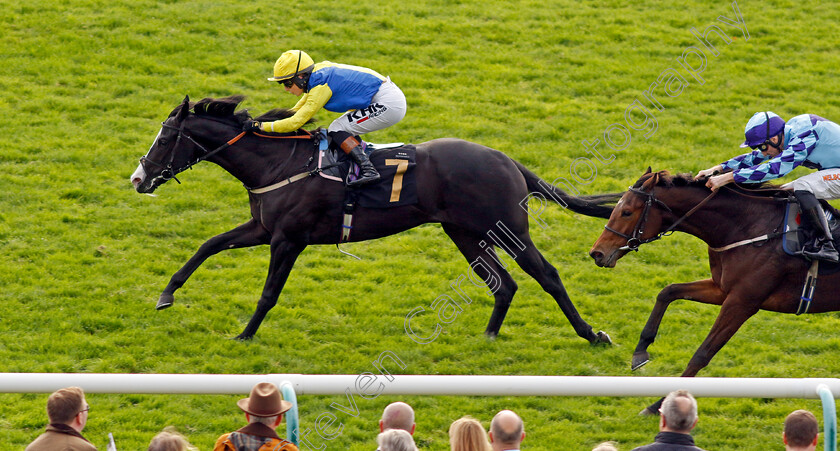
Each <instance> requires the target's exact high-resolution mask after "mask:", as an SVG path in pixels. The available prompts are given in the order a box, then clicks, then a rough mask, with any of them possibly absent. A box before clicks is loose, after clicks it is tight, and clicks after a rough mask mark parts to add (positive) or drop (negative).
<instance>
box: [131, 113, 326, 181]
mask: <svg viewBox="0 0 840 451" xmlns="http://www.w3.org/2000/svg"><path fill="white" fill-rule="evenodd" d="M207 119H212V120H215V119H213V118H212V117H207ZM185 122H186V121H181V125H180V126H179V127H176V126H174V125H170V124H167V123H166V122H162V123H161V128H168V129H172V130H178V136H177V137H176V138H175V145H174V146H172V152H170V153H171V155H170V157H169V162H168V163H166V164H165V165H164V164H163V163H162V162H157V161H154V160H150V159H149V158H147V157H146V156H142V157H140V165H141V166H142V167H143V171H145V172H146V173H147V174H148V173H149V172H148V171H146V163H150V164H151V165H152V166H156V167H158V168H162V170H161V171H160V175H158V176H157V177H155V178H154V179H152V181H151V182H150V183H152V184H154V182H155V181H156V180H158V179H163V182H161V183H164V182H166V181H168V180H170V179H174V180H175V181H176V182H178V184H180V183H181V181H180V180H178V178H177V177H175V176H176V175H177V174H180V173H181V172H183V171H186V170H187V169H192V167H193V165H195V164H198V163H200V162H202V161H204V160H207V159H208V158H210V157H212V156H213V155H216V154H217V153H219V152H221V151H222V150H225V149H227V148H228V147H230V146H231V145H233V144H234V143H236V142H237V141H239V139H240V138H242V137H243V136H245V134H247V133H248V132H244V131H243V132H240V133H239V134H238V135H236V136H234V137H233V138H231V139H230V140H229V141H227V142H226V143H224V144H222V145H221V146H219V147H217V148H215V149H213V150H207V148H206V147H204V146H202V145H201V143H199V142H198V141H196V140H195V139H193V138H192V136H190V135H188V134H186V133H184V123H185ZM219 122H221V121H219ZM254 134H255V135H258V136H264V137H266V138H286V139H312V135H311V134H310V133H309V132H306V134H304V135H293V136H267V135H260V134H259V133H256V132H255V133H254ZM182 137H183V138H184V139H187V140H189V141H190V142H191V143H193V144H195V145H196V146H197V147H198V148H199V149H201V152H202V155H199V156H198V157H197V158H196V159H195V161H190V162H187V164H185V165H184V166H182V167H180V168H178V169H173V168H172V162H173V161H174V160H175V149H177V148H178V144H180V142H181V138H182Z"/></svg>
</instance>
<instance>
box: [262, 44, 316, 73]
mask: <svg viewBox="0 0 840 451" xmlns="http://www.w3.org/2000/svg"><path fill="white" fill-rule="evenodd" d="M314 65H315V61H313V60H312V58H310V57H309V55H307V54H306V52H304V51H302V50H289V51H286V52H283V54H282V55H280V58H277V62H276V63H274V76H273V77H271V78H269V79H268V81H283V80H288V79H290V78H292V77H294V76H295V75H297V74H299V73H301V72H306V71H308V70H310V69H312V66H314Z"/></svg>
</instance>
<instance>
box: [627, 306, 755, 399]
mask: <svg viewBox="0 0 840 451" xmlns="http://www.w3.org/2000/svg"><path fill="white" fill-rule="evenodd" d="M759 307H760V303H746V302H744V298H743V297H740V296H733V295H731V294H730V295H729V296H727V297H726V300H725V301H724V302H723V305H722V306H721V308H720V312H718V316H717V318H716V319H715V323H714V324H713V325H712V329H711V330H710V331H709V334H708V335H706V339H705V340H703V343H702V344H700V347H699V348H697V350H696V351H694V355H693V356H691V360H690V361H689V362H688V366H687V367H686V368H685V371H683V373H682V374H681V375H680V376H681V377H694V376H696V375H697V373H698V372H699V371H700V370H702V369H703V368H705V367H706V366H707V365H708V364H709V362H710V361H711V360H712V358H713V357H714V356H715V354H717V353H718V351H720V350H721V348H723V346H724V345H725V344H726V343H727V342H729V339H730V338H732V336H734V335H735V332H737V331H738V329H740V328H741V326H742V325H743V324H744V323H745V322H746V321H747V320H748V319H750V317H752V316H753V315H755V314H756V313H758V310H759ZM664 399H665V398H662V399H660V400H659V401H657V402H655V403H653V404H651V405H650V406H648V407H647V408H645V409H644V410H642V412H641V414H649V415H655V414H657V413H658V412H659V408H660V407H662V401H663V400H664Z"/></svg>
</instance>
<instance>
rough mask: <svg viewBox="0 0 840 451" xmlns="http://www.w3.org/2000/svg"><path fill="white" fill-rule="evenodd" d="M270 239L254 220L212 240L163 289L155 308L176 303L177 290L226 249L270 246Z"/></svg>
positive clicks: (162, 307) (202, 246)
mask: <svg viewBox="0 0 840 451" xmlns="http://www.w3.org/2000/svg"><path fill="white" fill-rule="evenodd" d="M269 239H270V235H269V234H268V232H267V231H266V230H265V229H264V228H263V227H262V225H260V224H259V223H258V222H256V221H254V220H253V219H252V220H250V221H248V222H246V223H245V224H242V225H240V226H239V227H236V228H235V229H233V230H229V231H227V232H225V233H222V234H220V235H216V236H214V237H213V238H210V239H209V240H207V241H206V242H205V243H204V244H202V245H201V247H199V248H198V251H196V253H195V255H193V256H192V257H190V259H189V260H187V263H185V264H184V266H182V267H181V269H179V270H178V271H177V272H176V273H175V274H173V275H172V278H171V279H170V280H169V283H168V284H167V285H166V288H164V289H163V293H161V295H160V298H159V299H158V302H157V305H156V306H155V308H156V309H158V310H162V309H165V308H167V307H170V306H171V305H172V304H173V303H175V296H174V293H175V290H177V289H179V288H181V287H182V286H183V285H184V283H185V282H186V281H187V279H189V278H190V276H191V275H192V273H193V272H195V270H196V269H198V267H199V266H201V264H202V263H204V261H205V260H207V259H208V258H210V257H211V256H213V255H216V254H218V253H219V252H221V251H223V250H226V249H235V248H242V247H252V246H257V245H260V244H268V243H269Z"/></svg>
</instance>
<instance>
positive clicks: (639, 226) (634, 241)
mask: <svg viewBox="0 0 840 451" xmlns="http://www.w3.org/2000/svg"><path fill="white" fill-rule="evenodd" d="M629 191H631V192H633V193H636V194H638V195H640V196H645V197H646V198H647V199H646V200H645V209H644V211H643V212H642V216H641V217H640V218H639V222H637V223H636V227H635V229H634V231H633V234H632V235H628V234H626V233H622V232H619V231H618V230H615V229H613V228H612V227H610V226H609V225H605V226H604V229H606V230H609V231H610V232H612V233H614V234H616V235H618V236H620V237H622V238H624V239H626V240H627V244H625V245H624V246H622V247H620V248H619V250H622V251H626V250H630V251H637V252H638V251H639V246H641V245H642V244H647V243H651V242H653V241H656V240H659V239H661V238H662V237H664V236H668V235H670V234H672V233H674V229H676V228H677V226H679V225H680V224H681V223H682V222H683V221H685V220H686V219H687V218H688V217H689V216H691V215H693V214H694V212H696V211H697V210H699V209H700V208H702V207H703V205H705V204H706V202H708V201H709V200H710V199H711V198H712V197H714V195H715V194H717V191H712V192H711V194H709V195H708V196H706V198H705V199H703V200H702V201H700V203H698V204H697V205H695V206H694V207H693V208H692V209H691V210H689V211H688V212H687V213H686V214H684V215H683V216H682V217H681V218H679V219H677V220H676V221H674V223H673V224H671V226H670V227H668V229H667V230H665V231H663V232H660V233H658V234H656V235H654V236H652V237H650V238H642V235H643V234H644V233H645V230H644V228H645V224H646V223H647V218H648V214H649V213H650V208H651V207H652V206H653V204H654V203H656V204H657V205H659V206H660V207H661V208H663V209H665V211H667V212H668V213H673V211H672V210H671V208H670V207H668V206H667V205H665V203H664V202H662V201H661V200H659V199H657V198H656V196H655V195H654V194H653V190H651V191H650V192H649V193H648V192H646V191H642V190H640V189H638V188H633V187H632V186H631V187H630V188H629Z"/></svg>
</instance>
